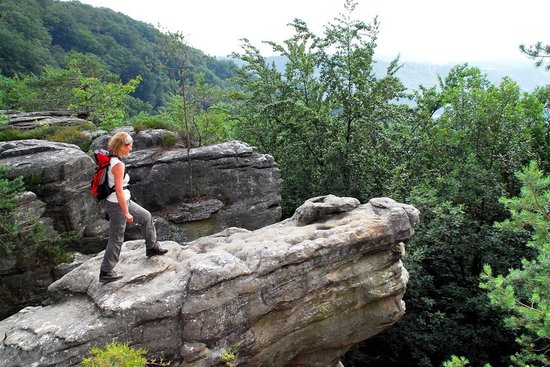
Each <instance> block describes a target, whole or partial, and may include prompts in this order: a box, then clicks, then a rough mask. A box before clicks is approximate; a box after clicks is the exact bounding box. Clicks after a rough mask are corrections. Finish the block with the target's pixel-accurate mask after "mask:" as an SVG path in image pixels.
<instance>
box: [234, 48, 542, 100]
mask: <svg viewBox="0 0 550 367" xmlns="http://www.w3.org/2000/svg"><path fill="white" fill-rule="evenodd" d="M266 59H267V61H268V62H269V63H275V66H276V67H277V69H278V70H279V71H282V70H284V66H285V63H286V59H285V58H284V57H283V56H273V57H267V58H266ZM234 61H235V62H236V63H237V65H239V64H240V63H239V61H238V60H234ZM401 64H403V67H402V68H401V69H400V70H399V71H398V73H397V76H398V77H399V79H400V80H401V82H402V83H403V84H404V85H405V86H406V87H407V88H408V89H410V90H413V89H417V88H418V87H419V86H420V85H423V86H425V87H431V86H434V85H437V84H438V79H437V78H438V76H441V77H443V78H444V77H445V76H446V75H447V74H448V73H449V71H450V70H451V69H452V68H453V67H454V66H456V65H458V64H443V65H437V64H427V63H416V62H407V61H403V60H402V61H401ZM388 65H389V61H385V60H377V61H376V64H375V65H374V72H375V73H376V74H377V75H380V76H381V75H384V74H385V72H386V69H387V68H388ZM469 65H470V66H475V67H477V68H479V69H480V70H481V72H482V73H484V74H485V75H487V79H489V80H490V81H491V82H492V83H494V84H499V83H500V81H501V80H502V78H504V77H505V76H508V77H509V78H511V79H512V80H514V81H515V82H516V83H518V84H519V86H520V87H521V88H522V89H523V90H524V91H526V92H530V91H533V90H534V89H535V87H537V86H544V85H547V84H550V72H549V71H544V70H543V69H541V68H536V67H535V65H534V64H533V63H529V61H527V62H525V63H505V62H484V63H471V64H469Z"/></svg>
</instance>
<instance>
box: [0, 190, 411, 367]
mask: <svg viewBox="0 0 550 367" xmlns="http://www.w3.org/2000/svg"><path fill="white" fill-rule="evenodd" d="M333 199H334V198H328V199H327V198H316V200H315V202H318V203H320V202H322V201H323V200H328V201H330V202H334V200H333ZM343 202H347V203H349V202H353V200H352V199H346V200H343ZM346 205H347V204H346ZM334 209H338V208H334ZM308 221H309V220H308ZM417 223H418V211H417V210H416V209H415V208H414V207H412V206H409V205H403V204H399V203H396V202H394V201H393V200H391V199H388V198H382V199H373V200H371V201H370V202H369V203H367V204H363V205H357V206H355V205H352V206H351V207H349V206H346V207H345V208H344V207H341V208H339V209H338V210H335V211H331V212H330V213H328V214H325V216H318V217H316V218H315V220H314V221H310V222H309V223H308V224H303V223H297V222H296V220H295V219H288V220H285V221H283V222H279V223H276V224H273V225H270V226H267V227H264V228H261V229H258V230H255V231H248V230H245V229H239V228H230V229H226V230H225V231H222V232H220V233H218V234H215V235H211V236H208V237H203V238H200V239H198V240H195V241H193V242H190V243H188V244H187V245H185V246H181V245H179V244H177V243H175V242H170V241H166V242H163V244H162V245H163V246H164V247H166V248H168V249H169V253H168V254H167V255H165V256H159V257H153V258H150V259H147V258H146V257H145V256H144V253H145V248H144V244H143V241H141V240H139V241H130V242H126V243H125V244H124V247H123V251H122V254H121V259H120V263H119V264H118V265H117V271H118V272H119V273H121V274H123V275H124V278H123V279H122V280H120V281H117V282H114V283H110V284H107V285H103V286H102V285H100V284H98V281H97V276H98V269H99V265H100V262H101V254H100V255H99V256H97V257H95V258H92V259H90V260H88V261H86V262H85V263H84V264H82V265H81V266H79V267H78V268H76V269H74V270H73V271H71V272H70V273H68V274H67V275H65V276H64V277H63V278H61V279H60V280H58V281H56V282H55V283H53V284H52V285H51V286H50V287H49V294H50V297H51V303H50V304H49V305H46V306H43V307H35V308H27V309H24V310H23V311H21V312H19V313H18V314H16V315H13V316H11V317H9V318H7V319H5V320H3V321H2V322H0V365H3V366H13V367H19V366H21V367H22V366H25V367H26V366H31V365H32V366H36V367H39V366H73V365H76V364H78V363H79V362H80V361H81V359H82V358H83V356H84V355H85V354H86V353H87V351H88V350H89V349H90V348H91V347H93V346H100V347H103V346H104V345H105V344H106V343H107V342H109V341H111V340H112V339H113V338H117V339H118V340H119V341H121V342H125V343H129V344H130V345H132V346H136V347H144V348H146V349H147V350H148V351H149V352H151V353H152V354H154V355H157V356H164V357H167V358H170V359H172V360H173V361H175V362H181V364H180V366H183V365H185V366H188V367H199V366H200V367H209V366H212V367H213V366H220V365H222V362H221V361H220V356H221V355H222V354H223V352H224V351H226V350H227V349H228V348H232V349H233V350H234V351H235V354H236V359H235V360H234V362H235V364H234V365H235V366H249V367H257V366H266V367H270V366H271V367H276V366H281V367H282V366H303V367H314V366H315V367H321V366H322V367H328V366H337V365H339V358H340V356H341V355H342V354H344V353H345V352H346V351H347V350H348V349H349V348H350V347H351V346H352V345H353V344H356V343H358V342H360V341H363V340H365V339H367V338H369V337H371V336H373V335H375V334H377V333H379V332H381V331H382V330H384V329H386V328H388V327H389V326H390V325H392V324H393V323H395V322H396V321H397V320H399V318H400V317H401V316H402V315H403V313H404V312H405V305H404V302H403V301H402V297H403V294H404V292H405V287H406V284H407V280H408V273H407V271H406V270H405V268H404V267H403V264H402V262H401V255H402V253H403V251H404V250H403V248H404V245H403V244H402V242H401V241H404V240H406V239H408V238H409V237H410V236H411V235H412V234H413V232H414V226H415V225H416V224H417Z"/></svg>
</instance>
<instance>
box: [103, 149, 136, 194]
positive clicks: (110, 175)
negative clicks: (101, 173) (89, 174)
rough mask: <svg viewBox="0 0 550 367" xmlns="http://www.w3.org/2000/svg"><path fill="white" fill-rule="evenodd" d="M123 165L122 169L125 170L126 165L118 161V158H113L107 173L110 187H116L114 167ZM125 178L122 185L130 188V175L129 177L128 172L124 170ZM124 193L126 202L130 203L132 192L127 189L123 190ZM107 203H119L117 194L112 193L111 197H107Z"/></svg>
mask: <svg viewBox="0 0 550 367" xmlns="http://www.w3.org/2000/svg"><path fill="white" fill-rule="evenodd" d="M119 163H120V164H122V167H123V168H124V167H125V165H124V163H123V162H122V161H121V160H120V159H118V158H117V157H112V158H111V165H110V166H109V171H108V172H107V179H108V180H109V187H114V186H115V175H113V167H114V166H116V165H117V164H119ZM124 173H125V175H124V178H123V179H122V185H124V186H128V183H129V182H130V175H128V173H127V172H126V169H125V170H124ZM123 193H124V200H125V201H128V200H130V196H131V194H130V190H128V189H125V190H123ZM107 201H110V202H111V203H118V199H117V197H116V192H114V191H113V192H112V193H111V194H110V195H109V196H107Z"/></svg>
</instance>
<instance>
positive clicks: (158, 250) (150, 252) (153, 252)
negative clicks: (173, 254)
mask: <svg viewBox="0 0 550 367" xmlns="http://www.w3.org/2000/svg"><path fill="white" fill-rule="evenodd" d="M167 252H168V250H166V249H164V248H162V247H160V246H159V244H158V243H157V244H155V246H153V247H151V248H148V249H146V250H145V255H146V256H147V257H152V256H157V255H164V254H165V253H167Z"/></svg>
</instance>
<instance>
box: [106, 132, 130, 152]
mask: <svg viewBox="0 0 550 367" xmlns="http://www.w3.org/2000/svg"><path fill="white" fill-rule="evenodd" d="M133 141H134V140H133V139H132V137H131V136H130V134H128V133H127V132H125V131H119V132H118V133H116V134H115V135H113V136H112V137H111V139H109V144H108V145H107V149H109V152H111V154H112V155H115V156H117V157H118V156H119V155H120V151H121V150H122V147H123V146H125V145H128V144H132V142H133Z"/></svg>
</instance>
